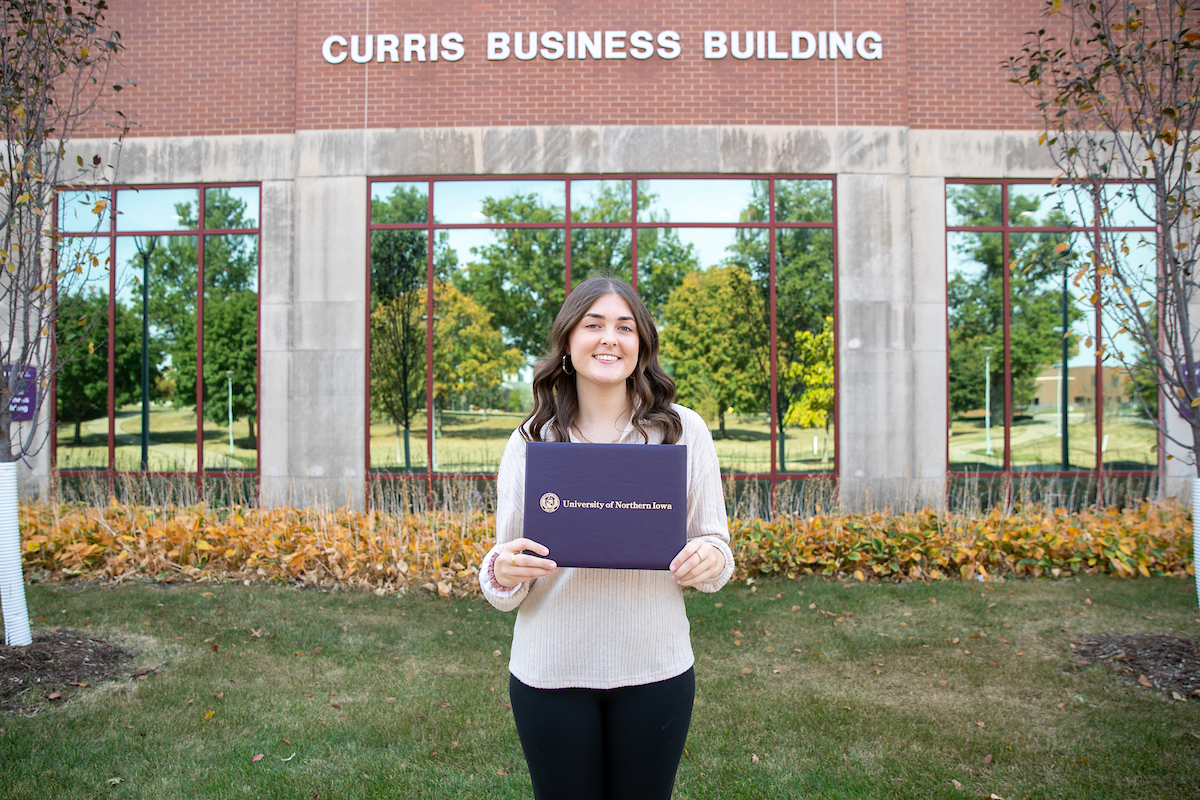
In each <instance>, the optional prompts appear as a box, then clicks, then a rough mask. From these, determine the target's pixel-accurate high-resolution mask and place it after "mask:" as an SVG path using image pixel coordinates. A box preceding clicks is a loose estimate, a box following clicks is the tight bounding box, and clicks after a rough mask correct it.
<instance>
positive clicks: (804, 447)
mask: <svg viewBox="0 0 1200 800" xmlns="http://www.w3.org/2000/svg"><path fill="white" fill-rule="evenodd" d="M764 419H765V417H764ZM783 430H784V434H783V435H784V443H783V447H784V454H783V455H784V458H785V459H786V460H785V461H784V463H783V464H781V465H780V468H781V469H782V470H786V471H787V472H832V471H833V443H834V442H835V441H837V437H836V435H835V434H834V429H833V426H832V425H830V426H829V430H825V429H824V428H784V429H783ZM721 466H724V464H722V465H721Z"/></svg>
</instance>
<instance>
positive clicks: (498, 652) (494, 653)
mask: <svg viewBox="0 0 1200 800" xmlns="http://www.w3.org/2000/svg"><path fill="white" fill-rule="evenodd" d="M492 655H494V656H498V655H500V651H499V650H493V651H492Z"/></svg>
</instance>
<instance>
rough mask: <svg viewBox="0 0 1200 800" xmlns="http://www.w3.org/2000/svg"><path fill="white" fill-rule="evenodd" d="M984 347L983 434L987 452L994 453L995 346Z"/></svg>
mask: <svg viewBox="0 0 1200 800" xmlns="http://www.w3.org/2000/svg"><path fill="white" fill-rule="evenodd" d="M982 349H983V436H984V441H985V442H986V443H987V450H986V452H987V454H988V455H989V456H990V455H993V453H992V351H993V350H995V349H996V348H994V347H984V348H982Z"/></svg>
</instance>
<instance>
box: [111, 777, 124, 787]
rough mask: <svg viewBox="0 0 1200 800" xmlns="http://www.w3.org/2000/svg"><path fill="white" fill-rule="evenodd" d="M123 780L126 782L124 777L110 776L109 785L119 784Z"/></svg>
mask: <svg viewBox="0 0 1200 800" xmlns="http://www.w3.org/2000/svg"><path fill="white" fill-rule="evenodd" d="M123 782H124V779H122V778H109V779H108V785H109V786H117V785H119V784H121V783H123Z"/></svg>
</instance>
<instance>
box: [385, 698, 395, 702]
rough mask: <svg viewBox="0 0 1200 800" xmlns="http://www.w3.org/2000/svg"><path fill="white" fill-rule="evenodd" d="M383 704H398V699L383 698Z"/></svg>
mask: <svg viewBox="0 0 1200 800" xmlns="http://www.w3.org/2000/svg"><path fill="white" fill-rule="evenodd" d="M383 702H385V703H394V702H396V698H394V697H385V698H383Z"/></svg>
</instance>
